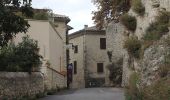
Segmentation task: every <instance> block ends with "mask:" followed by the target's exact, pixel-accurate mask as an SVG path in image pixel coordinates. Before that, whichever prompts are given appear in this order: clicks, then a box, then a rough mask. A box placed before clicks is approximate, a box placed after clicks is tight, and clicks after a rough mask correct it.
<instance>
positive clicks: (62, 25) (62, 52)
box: [14, 14, 72, 89]
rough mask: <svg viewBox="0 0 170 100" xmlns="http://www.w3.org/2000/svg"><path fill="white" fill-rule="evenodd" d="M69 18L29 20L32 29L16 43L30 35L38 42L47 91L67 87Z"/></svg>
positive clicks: (60, 16)
mask: <svg viewBox="0 0 170 100" xmlns="http://www.w3.org/2000/svg"><path fill="white" fill-rule="evenodd" d="M69 22H70V19H69V17H67V16H65V15H59V14H53V15H52V17H50V18H49V20H34V19H28V23H29V24H30V28H29V29H28V32H27V33H26V34H18V35H17V36H16V38H15V39H14V41H15V43H18V42H20V41H21V40H22V37H23V36H24V35H29V36H30V37H31V38H33V39H34V40H37V41H38V46H39V48H40V55H41V56H43V64H42V66H41V69H40V70H41V72H42V73H43V74H44V76H45V79H46V87H47V89H52V88H57V87H66V79H67V77H66V67H67V66H66V65H67V62H66V58H67V57H66V46H65V45H66V37H67V34H68V31H69V30H71V29H72V27H70V26H68V25H67V24H68V23H69Z"/></svg>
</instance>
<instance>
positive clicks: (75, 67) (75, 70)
mask: <svg viewBox="0 0 170 100" xmlns="http://www.w3.org/2000/svg"><path fill="white" fill-rule="evenodd" d="M74 74H77V61H74Z"/></svg>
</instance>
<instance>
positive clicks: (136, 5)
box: [132, 0, 145, 16]
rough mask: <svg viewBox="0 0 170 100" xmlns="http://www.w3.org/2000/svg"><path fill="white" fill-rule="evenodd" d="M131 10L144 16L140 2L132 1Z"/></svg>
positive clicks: (143, 8) (139, 0)
mask: <svg viewBox="0 0 170 100" xmlns="http://www.w3.org/2000/svg"><path fill="white" fill-rule="evenodd" d="M132 9H133V11H134V12H136V13H137V14H138V15H140V16H143V15H144V14H145V7H144V5H143V4H142V2H141V0H132Z"/></svg>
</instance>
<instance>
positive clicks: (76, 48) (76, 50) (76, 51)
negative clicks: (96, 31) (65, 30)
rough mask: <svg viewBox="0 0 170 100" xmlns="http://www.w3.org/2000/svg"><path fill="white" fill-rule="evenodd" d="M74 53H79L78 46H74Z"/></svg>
mask: <svg viewBox="0 0 170 100" xmlns="http://www.w3.org/2000/svg"><path fill="white" fill-rule="evenodd" d="M74 53H78V45H75V46H74Z"/></svg>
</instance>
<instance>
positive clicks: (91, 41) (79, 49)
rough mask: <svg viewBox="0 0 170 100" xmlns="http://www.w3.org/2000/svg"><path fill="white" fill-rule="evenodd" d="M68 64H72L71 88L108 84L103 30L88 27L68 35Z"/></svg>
mask: <svg viewBox="0 0 170 100" xmlns="http://www.w3.org/2000/svg"><path fill="white" fill-rule="evenodd" d="M69 43H70V44H72V45H73V48H71V49H70V63H72V64H73V81H72V84H71V87H72V88H84V87H100V86H104V85H108V84H109V80H108V77H109V72H108V69H107V68H106V66H107V64H108V61H109V60H108V56H107V51H106V33H105V30H98V29H97V28H96V27H88V26H87V25H85V27H84V29H82V30H79V31H77V32H75V33H72V34H70V35H69Z"/></svg>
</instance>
